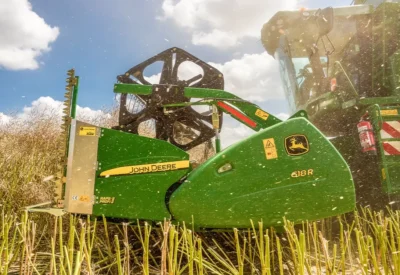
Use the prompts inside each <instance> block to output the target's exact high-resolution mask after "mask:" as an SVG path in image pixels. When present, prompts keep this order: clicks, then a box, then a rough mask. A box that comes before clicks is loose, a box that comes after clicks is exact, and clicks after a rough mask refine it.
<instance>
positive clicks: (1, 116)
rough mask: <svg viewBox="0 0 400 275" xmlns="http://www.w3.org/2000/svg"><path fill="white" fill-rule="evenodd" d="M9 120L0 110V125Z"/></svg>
mask: <svg viewBox="0 0 400 275" xmlns="http://www.w3.org/2000/svg"><path fill="white" fill-rule="evenodd" d="M10 120H11V117H10V116H7V115H5V114H4V113H2V112H0V125H4V124H7V123H9V122H10Z"/></svg>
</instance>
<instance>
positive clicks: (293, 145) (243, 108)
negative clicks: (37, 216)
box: [30, 48, 355, 230]
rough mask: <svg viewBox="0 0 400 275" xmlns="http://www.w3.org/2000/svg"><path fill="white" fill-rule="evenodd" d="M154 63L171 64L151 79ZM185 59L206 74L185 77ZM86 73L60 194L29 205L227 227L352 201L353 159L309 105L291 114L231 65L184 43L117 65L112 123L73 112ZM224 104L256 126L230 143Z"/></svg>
mask: <svg viewBox="0 0 400 275" xmlns="http://www.w3.org/2000/svg"><path fill="white" fill-rule="evenodd" d="M156 62H161V63H162V67H161V72H160V78H159V81H158V83H156V84H152V83H151V82H150V80H149V78H146V77H145V76H144V71H145V69H146V67H148V66H150V65H152V64H154V63H156ZM185 62H189V63H193V64H194V65H195V66H198V67H200V69H201V73H200V74H194V75H190V76H189V75H187V74H186V77H185V78H184V77H182V76H180V74H179V67H180V66H181V65H182V64H183V63H185ZM193 64H192V65H193ZM77 80H78V78H77V77H76V76H75V75H74V71H73V70H72V71H70V72H69V77H68V79H67V84H68V85H67V93H66V98H67V100H66V104H65V105H66V108H65V114H66V117H65V119H64V121H65V124H64V126H63V129H64V133H65V135H64V143H65V145H66V146H65V148H66V150H64V151H63V152H64V157H63V160H62V165H61V166H60V173H59V175H58V180H57V194H58V195H57V198H56V203H55V204H54V205H53V208H47V209H44V208H41V209H39V208H30V210H31V211H46V212H51V213H56V214H57V213H58V214H62V213H66V212H68V213H76V214H87V215H92V216H93V217H99V216H102V215H104V216H105V217H109V218H113V219H116V220H129V221H136V220H145V221H152V222H160V221H163V220H164V219H171V220H172V221H173V222H175V223H182V222H185V223H186V224H187V225H192V226H193V227H194V228H195V229H218V230H221V229H232V228H233V227H236V228H248V227H251V220H253V221H259V220H263V222H264V224H266V225H268V226H282V225H283V223H284V218H286V219H288V220H290V221H293V222H295V223H299V222H301V221H305V220H310V221H311V220H316V219H321V218H324V217H330V216H335V215H338V214H341V213H345V212H348V211H352V210H353V209H354V207H355V192H354V185H353V180H352V176H351V173H350V170H349V167H348V165H347V163H346V162H345V160H344V159H343V157H342V156H341V155H340V154H339V152H338V151H337V149H336V148H335V147H334V146H333V145H332V144H331V142H330V141H329V140H328V139H327V138H326V137H325V136H324V135H323V134H322V133H321V132H320V131H319V130H318V129H317V128H316V127H315V126H314V125H313V124H312V123H310V121H309V120H308V119H307V114H306V112H304V111H299V112H297V113H296V114H294V115H293V116H292V117H291V118H289V119H288V120H287V121H284V122H282V121H281V120H280V119H278V118H276V117H275V116H273V115H272V114H270V113H268V112H266V111H264V110H262V109H261V108H260V107H259V106H257V105H255V104H253V103H251V102H248V101H246V100H243V99H241V98H239V97H237V96H235V95H233V94H231V93H229V92H227V91H224V90H223V85H224V84H223V83H224V82H223V75H222V73H221V72H219V71H218V70H217V69H215V68H213V67H212V66H210V65H209V64H207V63H205V62H203V61H201V60H199V59H198V58H196V57H194V56H192V55H191V54H189V53H187V52H185V51H184V50H181V49H178V48H171V49H168V50H166V51H164V52H162V53H160V54H158V55H156V56H154V57H152V58H150V59H148V60H146V61H145V62H143V63H141V64H139V65H137V66H134V67H133V68H131V69H129V70H128V71H127V72H126V73H124V74H122V75H120V76H118V83H116V84H115V85H114V92H115V93H117V94H118V95H120V113H119V124H118V125H116V126H115V127H113V129H108V128H103V127H100V126H97V125H90V124H88V123H85V122H82V121H79V120H77V119H75V106H76V98H77V88H78V81H77ZM198 106H202V107H203V108H202V109H199V108H198ZM204 107H205V108H204ZM225 114H227V115H230V116H232V117H233V118H234V119H236V120H238V121H240V122H241V123H243V124H245V125H246V126H248V127H249V128H251V129H253V130H254V132H255V133H254V134H253V135H252V136H250V137H248V138H246V139H244V140H242V141H239V142H237V143H236V144H233V145H231V146H229V147H227V148H225V149H223V150H222V149H221V147H220V135H219V133H220V129H221V127H222V117H223V115H225ZM204 144H207V148H211V149H212V150H215V154H214V155H213V156H209V158H208V159H207V160H205V161H204V162H203V163H197V164H196V165H193V163H192V162H191V159H190V157H189V153H188V151H190V150H192V149H195V148H196V147H197V146H201V145H204ZM56 209H58V210H56Z"/></svg>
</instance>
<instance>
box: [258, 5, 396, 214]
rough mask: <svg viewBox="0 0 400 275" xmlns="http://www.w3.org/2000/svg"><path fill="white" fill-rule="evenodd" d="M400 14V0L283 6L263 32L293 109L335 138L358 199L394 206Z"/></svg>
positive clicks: (383, 205)
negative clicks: (289, 8) (287, 8)
mask: <svg viewBox="0 0 400 275" xmlns="http://www.w3.org/2000/svg"><path fill="white" fill-rule="evenodd" d="M360 2H362V3H360ZM399 14H400V3H399V1H355V4H354V5H352V6H347V7H337V8H332V7H328V8H325V9H316V10H304V9H302V10H299V11H281V12H278V13H276V14H275V15H274V16H273V17H272V18H271V19H270V20H269V21H268V22H267V23H266V24H265V25H264V26H263V28H262V32H261V36H262V43H263V45H264V48H265V49H266V51H267V52H268V53H269V54H270V55H272V56H274V57H275V59H276V60H277V61H278V62H279V66H280V73H281V79H282V82H283V88H284V91H285V95H286V98H287V101H288V103H289V106H290V108H291V110H292V112H296V111H298V110H306V111H307V113H308V115H309V119H310V121H311V122H312V123H313V124H314V125H315V126H316V127H317V128H318V129H319V130H321V131H322V132H323V133H324V134H325V135H326V136H329V137H331V142H332V143H333V144H334V145H335V146H336V148H337V149H338V150H339V151H340V153H341V154H342V155H343V156H344V158H345V159H346V161H347V162H348V163H349V165H350V168H351V170H352V172H353V177H354V179H355V185H356V189H357V190H358V191H357V198H358V200H359V202H360V204H361V205H364V206H365V205H370V206H372V207H373V208H375V209H381V208H384V207H385V205H387V203H392V204H393V203H395V205H394V206H396V205H397V201H398V200H399V196H398V194H399V192H400V115H399V108H400V105H399V103H400V97H399V95H400V93H399V91H400V32H399V31H398V30H399V27H400V25H399V24H400V23H399V22H400V21H399V20H398V15H399ZM399 204H400V203H399ZM396 207H398V206H396Z"/></svg>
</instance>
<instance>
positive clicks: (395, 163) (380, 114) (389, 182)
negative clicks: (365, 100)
mask: <svg viewBox="0 0 400 275" xmlns="http://www.w3.org/2000/svg"><path fill="white" fill-rule="evenodd" d="M368 112H369V114H370V115H371V121H372V124H373V128H374V133H375V139H376V146H377V149H378V152H377V154H378V158H379V166H380V179H381V182H382V186H383V189H384V191H385V192H386V193H387V194H400V155H387V154H385V150H384V146H383V143H384V142H390V141H400V138H388V137H385V138H383V137H382V136H381V130H382V125H383V123H384V122H391V121H400V107H399V106H379V105H378V104H375V105H373V106H371V107H370V108H368Z"/></svg>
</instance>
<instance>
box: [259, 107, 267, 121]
mask: <svg viewBox="0 0 400 275" xmlns="http://www.w3.org/2000/svg"><path fill="white" fill-rule="evenodd" d="M256 116H258V117H259V118H261V119H263V120H267V119H268V117H269V114H268V113H267V112H264V111H263V110H260V109H257V111H256Z"/></svg>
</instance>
